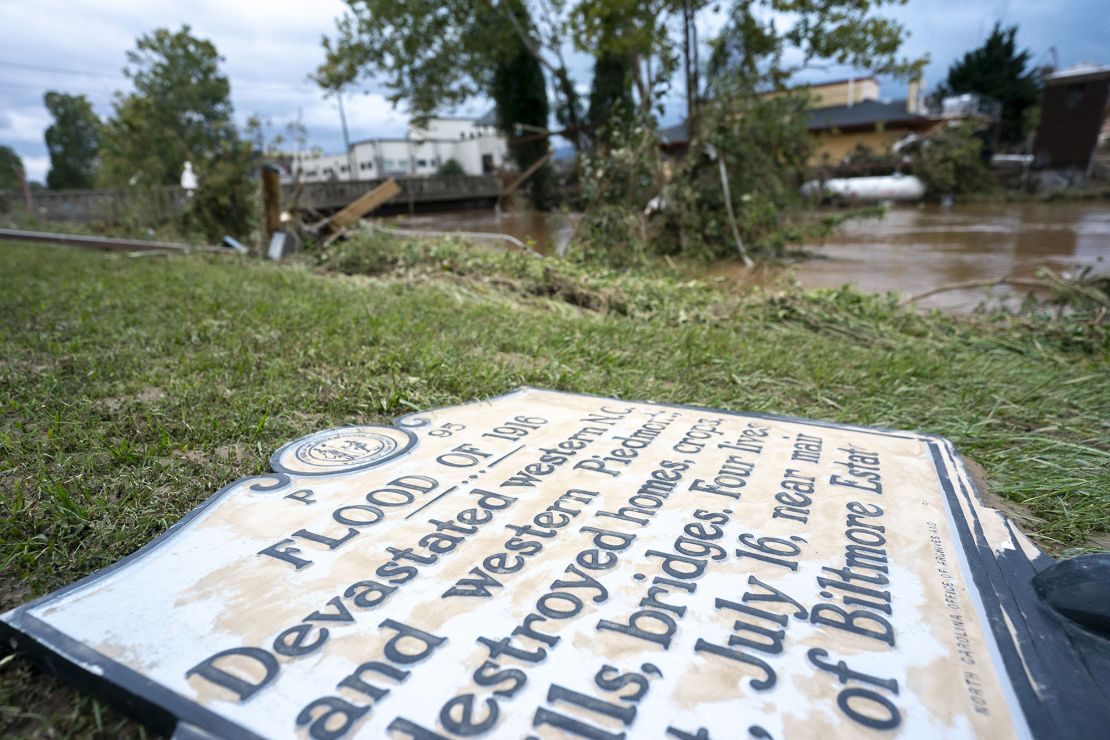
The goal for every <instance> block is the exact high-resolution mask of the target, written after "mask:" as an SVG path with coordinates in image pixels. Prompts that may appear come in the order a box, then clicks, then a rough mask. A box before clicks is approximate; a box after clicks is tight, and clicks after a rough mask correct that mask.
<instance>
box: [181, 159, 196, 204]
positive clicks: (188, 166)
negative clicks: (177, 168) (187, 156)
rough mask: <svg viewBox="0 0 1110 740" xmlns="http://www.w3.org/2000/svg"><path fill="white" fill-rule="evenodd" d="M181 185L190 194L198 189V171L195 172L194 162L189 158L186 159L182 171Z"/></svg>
mask: <svg viewBox="0 0 1110 740" xmlns="http://www.w3.org/2000/svg"><path fill="white" fill-rule="evenodd" d="M181 187H183V188H184V189H185V192H186V193H187V194H188V195H189V196H192V195H193V191H194V190H196V189H197V173H195V172H193V163H192V162H190V161H189V160H185V169H184V170H182V172H181Z"/></svg>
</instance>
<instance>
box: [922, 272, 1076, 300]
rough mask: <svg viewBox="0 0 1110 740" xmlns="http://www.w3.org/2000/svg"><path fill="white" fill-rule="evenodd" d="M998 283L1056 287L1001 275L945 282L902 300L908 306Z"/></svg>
mask: <svg viewBox="0 0 1110 740" xmlns="http://www.w3.org/2000/svg"><path fill="white" fill-rule="evenodd" d="M997 285H1013V286H1014V287H1017V288H1039V289H1041V290H1052V289H1053V288H1054V287H1056V285H1055V283H1052V282H1049V281H1048V280H1037V279H1035V278H1010V277H1000V278H992V279H990V280H964V281H963V282H959V283H945V284H944V285H940V286H937V287H936V288H932V289H931V290H927V291H925V292H924V293H918V294H917V295H915V296H911V297H909V298H907V299H906V300H904V301H902V305H903V306H908V305H910V304H911V303H917V302H918V301H920V300H922V299H924V298H928V297H929V296H933V295H936V294H937V293H947V292H948V291H952V290H971V289H973V288H993V287H995V286H997Z"/></svg>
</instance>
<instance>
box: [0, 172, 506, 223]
mask: <svg viewBox="0 0 1110 740" xmlns="http://www.w3.org/2000/svg"><path fill="white" fill-rule="evenodd" d="M394 179H396V180H397V184H398V185H400V186H401V193H400V195H398V196H397V197H395V198H394V199H393V200H392V201H391V203H394V204H408V203H412V204H413V205H419V204H421V203H442V202H448V201H468V200H470V201H473V200H492V199H495V198H497V196H498V195H500V193H501V183H500V181H499V180H498V179H497V178H496V177H495V176H493V175H434V176H431V177H398V178H394ZM383 182H385V180H384V179H376V180H353V181H350V180H343V181H339V180H336V181H331V182H313V183H304V184H302V185H301V186H300V190H301V192H300V195H299V196H298V198H297V207H298V208H311V209H315V210H331V209H336V208H342V207H343V206H345V205H347V204H348V203H350V202H351V201H353V200H355V199H356V198H358V197H359V196H361V195H363V194H364V193H366V191H368V190H370V189H372V188H374V187H377V186H378V185H380V184H381V183H383ZM296 190H297V186H294V185H292V184H286V185H282V204H283V206H285V207H289V206H290V205H292V203H293V196H294V192H295V191H296ZM31 200H32V207H33V210H34V213H35V214H36V215H38V216H40V217H42V218H43V219H46V220H48V221H76V222H80V223H89V222H93V221H96V222H102V223H120V222H122V221H126V220H127V219H129V218H142V219H144V220H148V219H152V218H153V219H154V220H163V221H164V220H169V219H172V218H176V217H177V216H179V215H180V214H181V212H182V211H183V210H185V205H186V204H187V203H188V196H187V195H186V193H185V190H184V189H182V188H179V187H177V186H173V185H162V186H156V187H148V188H142V189H139V188H134V189H113V188H99V189H93V190H36V191H33V192H32V193H31ZM14 210H23V196H22V194H21V193H19V192H17V191H14V190H11V191H0V212H4V211H14Z"/></svg>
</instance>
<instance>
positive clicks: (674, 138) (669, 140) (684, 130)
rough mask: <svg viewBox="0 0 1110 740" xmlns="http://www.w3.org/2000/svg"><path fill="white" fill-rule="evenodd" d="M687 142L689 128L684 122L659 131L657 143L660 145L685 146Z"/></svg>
mask: <svg viewBox="0 0 1110 740" xmlns="http://www.w3.org/2000/svg"><path fill="white" fill-rule="evenodd" d="M689 140H690V127H689V126H687V125H686V121H683V122H682V123H676V124H675V125H674V126H668V127H667V128H663V129H659V143H661V144H685V143H686V142H688V141H689Z"/></svg>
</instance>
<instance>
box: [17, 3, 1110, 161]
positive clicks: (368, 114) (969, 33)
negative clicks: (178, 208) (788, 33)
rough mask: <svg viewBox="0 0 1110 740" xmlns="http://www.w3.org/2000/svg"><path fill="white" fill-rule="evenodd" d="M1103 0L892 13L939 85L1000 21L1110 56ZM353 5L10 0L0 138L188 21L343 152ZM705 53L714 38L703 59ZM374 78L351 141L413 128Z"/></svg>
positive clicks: (260, 107)
mask: <svg viewBox="0 0 1110 740" xmlns="http://www.w3.org/2000/svg"><path fill="white" fill-rule="evenodd" d="M1103 4H1104V0H1061V2H1051V3H1050V2H1044V0H910V2H909V3H908V4H907V5H906V6H905V7H892V8H890V9H889V10H887V11H885V12H888V13H889V14H890V15H893V16H894V17H896V18H898V19H899V20H901V21H902V22H903V23H905V24H906V26H907V28H908V29H909V31H910V32H911V36H910V38H909V40H908V42H907V44H906V47H905V52H906V53H907V54H908V55H910V56H919V55H921V54H924V53H928V54H929V55H930V56H931V58H932V62H931V64H930V65H929V67H928V68H927V70H926V83H927V84H928V85H933V84H935V83H936V82H938V81H940V80H941V79H942V78H943V77H944V75H945V72H946V70H947V67H948V65H949V64H950V63H951V61H952V60H953V59H955V58H956V57H958V56H959V55H961V54H963V53H964V52H966V51H968V50H969V49H971V48H973V47H975V46H977V45H978V44H979V43H981V42H982V40H983V39H984V38H985V37H986V34H987V33H989V32H990V29H991V26H992V25H993V24H994V22H995V20H1002V22H1003V23H1017V24H1019V26H1020V30H1019V32H1018V40H1019V43H1020V44H1021V45H1022V46H1023V47H1029V48H1030V49H1031V50H1032V51H1033V54H1034V57H1035V58H1036V60H1037V61H1038V63H1046V62H1047V61H1049V59H1050V58H1051V56H1050V55H1049V54H1048V51H1049V49H1050V48H1051V47H1053V46H1055V47H1056V49H1057V50H1058V56H1059V57H1060V63H1061V65H1067V64H1072V63H1075V62H1078V61H1082V60H1085V59H1094V60H1096V61H1102V62H1110V59H1108V58H1107V56H1108V52H1107V49H1106V46H1105V33H1104V31H1105V23H1104V22H1101V23H1100V22H1098V21H1097V19H1098V18H1100V17H1104V16H1105V8H1103V7H1101V6H1102V5H1103ZM721 6H722V8H723V10H722V11H720V12H717V13H713V12H706V13H705V14H703V15H702V16H701V17H700V18H699V22H698V28H699V37H700V39H701V41H702V42H703V43H706V42H708V41H709V39H710V38H711V37H712V36H713V35H714V34H715V33H717V32H719V30H720V28H721V27H722V25H723V23H724V22H725V20H726V15H725V11H726V10H727V7H728V3H727V2H722V3H721ZM345 7H346V5H345V4H344V3H343V2H342V0H313V1H312V2H304V0H265V1H264V0H235V2H229V1H228V0H191V1H190V2H181V1H180V0H35V1H34V2H26V0H0V18H2V19H3V23H0V145H5V144H6V145H11V146H13V147H14V148H15V149H16V150H17V151H18V152H19V153H20V154H21V156H23V157H24V159H25V160H27V161H28V162H30V161H31V160H32V159H34V160H35V161H36V162H39V163H41V162H42V161H43V159H44V157H43V155H44V151H45V148H44V146H43V143H42V134H43V131H44V129H45V127H46V126H47V125H48V123H49V121H48V117H47V115H46V111H45V110H44V109H43V106H42V95H43V93H44V92H45V91H46V90H49V89H57V90H63V91H67V92H72V93H84V94H87V95H88V96H89V98H90V99H91V100H92V101H93V104H94V107H95V108H96V110H97V112H98V113H99V114H100V115H102V116H106V115H108V114H109V113H110V112H111V100H112V93H113V91H116V90H121V89H125V88H126V86H127V81H126V80H125V79H124V77H123V76H122V74H121V69H122V68H123V66H124V65H125V63H126V53H127V51H128V50H130V49H132V48H133V47H134V44H135V39H136V37H138V36H139V35H141V34H144V33H148V32H150V31H151V30H153V29H154V28H157V27H169V28H171V29H176V28H178V27H179V26H181V25H182V24H184V23H188V24H189V25H191V26H192V29H193V32H194V33H195V34H196V35H198V36H201V37H204V38H209V39H211V40H212V41H213V43H214V44H215V45H216V47H217V49H218V50H219V51H220V53H221V54H222V55H223V56H224V57H225V60H226V61H225V63H224V70H225V71H226V72H227V74H228V76H229V77H230V79H231V84H232V99H233V102H234V104H235V110H236V117H237V119H238V120H240V121H243V120H245V119H246V117H247V116H248V115H250V114H252V113H260V114H262V115H263V116H264V117H266V118H269V119H270V120H271V121H272V122H273V125H274V128H275V129H278V130H280V129H281V128H282V127H284V126H285V124H286V123H288V122H290V121H292V120H294V119H295V118H296V116H297V111H298V110H302V111H303V115H304V122H305V124H306V125H307V127H308V133H309V143H310V145H318V146H321V147H323V148H324V149H326V150H330V151H337V150H339V149H340V148H341V147H342V136H341V133H340V125H339V115H338V112H337V110H336V108H335V102H334V101H332V100H325V99H323V98H322V96H321V94H320V91H319V90H318V89H317V88H316V87H315V86H314V85H312V84H311V83H309V82H307V80H306V77H307V75H308V74H309V73H310V72H311V71H312V70H313V69H314V68H315V67H316V66H317V65H318V64H319V63H320V61H321V59H322V51H321V47H320V39H321V37H322V36H324V35H330V34H331V33H333V32H334V28H335V23H334V21H335V18H336V17H338V16H340V15H342V13H343V11H344V9H345ZM566 55H567V61H568V64H569V66H570V67H571V73H572V76H573V77H574V78H575V80H576V81H578V82H579V83H581V84H583V85H585V84H587V82H588V80H589V77H590V72H591V70H592V67H593V61H592V59H591V58H590V56H589V55H588V54H584V53H582V52H578V51H574V50H571V49H567V50H566ZM706 59H707V53H706V52H705V47H704V46H703V53H702V61H703V62H704V61H705V60H706ZM28 66H30V67H38V68H40V69H28V68H27V67H28ZM44 67H45V68H52V69H53V70H55V71H48V70H44V69H41V68H44ZM59 69H60V70H66V71H62V72H59V71H57V70H59ZM849 73H850V70H847V69H845V68H840V69H835V70H829V71H827V72H824V73H815V74H814V78H815V79H820V78H821V75H822V74H823V75H826V77H825V78H826V79H827V78H828V77H834V76H840V77H843V76H846V75H847V74H849ZM678 77H679V79H677V80H676V82H675V87H674V88H673V89H672V91H671V92H672V95H673V96H675V97H676V98H677V99H678V104H676V105H673V106H671V107H670V108H669V109H668V112H667V115H666V116H664V118H665V120H666V121H668V122H673V120H677V118H678V117H680V116H681V113H682V104H681V97H682V95H683V90H682V82H681V79H680V78H681V74H680V75H678ZM367 89H369V90H370V91H371V94H370V95H363V94H361V93H358V92H354V91H352V92H351V93H349V94H348V95H347V96H346V97H345V103H346V105H347V119H348V125H349V128H350V132H351V138H352V140H357V139H360V138H374V137H388V136H397V135H400V134H402V133H403V132H404V130H405V127H406V124H407V116H406V115H405V113H404V111H403V110H400V111H398V110H394V109H393V108H392V107H391V106H390V104H389V103H388V101H386V100H385V98H384V97H383V95H382V94H381V93H382V88H381V86H380V85H375V84H370V85H368V86H367ZM903 90H904V86H903V85H902V83H887V84H886V85H885V86H884V90H883V94H884V96H888V97H897V96H898V95H900V94H902V92H903ZM553 102H554V101H553ZM487 107H488V101H484V100H477V101H473V102H472V103H471V104H469V105H467V106H464V107H463V111H464V112H466V113H482V112H484V110H485V109H486V108H487ZM28 169H29V170H30V169H31V167H30V166H28ZM40 169H42V168H40Z"/></svg>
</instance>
